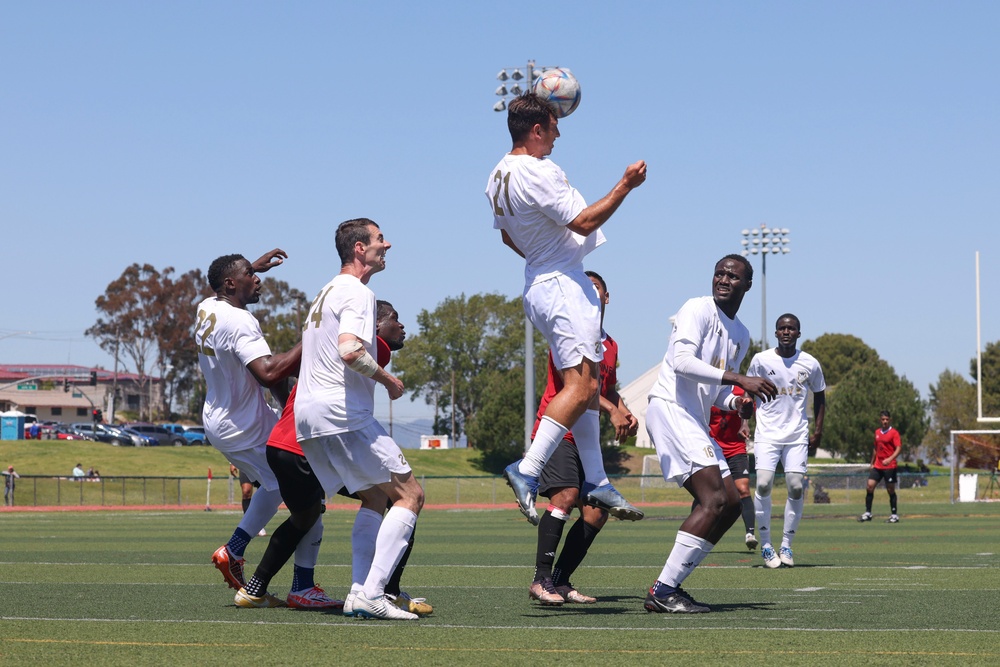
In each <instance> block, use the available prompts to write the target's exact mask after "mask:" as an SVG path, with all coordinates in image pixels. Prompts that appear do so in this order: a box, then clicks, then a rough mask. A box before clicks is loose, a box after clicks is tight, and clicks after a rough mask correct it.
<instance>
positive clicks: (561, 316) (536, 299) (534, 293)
mask: <svg viewBox="0 0 1000 667" xmlns="http://www.w3.org/2000/svg"><path fill="white" fill-rule="evenodd" d="M524 313H525V314H526V315H527V316H528V319H529V320H531V323H532V324H533V325H534V326H535V328H536V329H538V330H539V331H540V332H541V333H542V336H544V337H545V340H546V342H548V344H549V348H550V349H551V350H552V361H553V362H554V363H555V366H556V368H558V369H560V370H561V369H564V368H573V367H574V366H578V365H579V364H580V362H581V361H583V358H584V357H586V358H587V359H590V360H591V361H596V362H600V361H601V360H602V359H603V358H604V346H603V345H601V304H600V302H599V301H598V298H597V290H595V289H594V283H593V281H591V279H590V278H588V277H587V274H585V273H584V272H583V270H580V271H573V272H572V273H566V274H556V275H554V276H552V277H551V278H549V279H548V280H543V281H542V282H539V283H534V284H532V285H529V286H528V287H527V288H526V289H525V290H524Z"/></svg>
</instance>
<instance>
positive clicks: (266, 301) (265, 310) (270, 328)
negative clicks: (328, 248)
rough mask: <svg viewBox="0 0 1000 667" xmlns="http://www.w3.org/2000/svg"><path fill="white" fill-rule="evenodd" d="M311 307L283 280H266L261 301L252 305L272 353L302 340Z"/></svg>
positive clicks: (290, 346) (302, 295)
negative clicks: (303, 324)
mask: <svg viewBox="0 0 1000 667" xmlns="http://www.w3.org/2000/svg"><path fill="white" fill-rule="evenodd" d="M309 305H310V303H309V301H308V300H307V299H306V295H305V294H304V293H302V292H300V291H299V290H297V289H295V288H294V287H290V286H289V285H288V283H286V282H285V281H284V280H275V279H273V278H266V279H265V280H264V283H263V289H262V290H261V295H260V301H259V302H257V303H256V304H255V305H253V306H251V311H252V312H253V314H254V317H256V318H257V321H258V322H260V328H261V331H263V332H264V338H265V339H266V340H267V344H268V346H270V348H271V351H272V352H284V351H286V350H289V349H291V348H292V347H293V346H294V345H295V344H296V343H298V342H299V340H301V338H302V323H303V322H305V318H306V314H307V313H308V312H309Z"/></svg>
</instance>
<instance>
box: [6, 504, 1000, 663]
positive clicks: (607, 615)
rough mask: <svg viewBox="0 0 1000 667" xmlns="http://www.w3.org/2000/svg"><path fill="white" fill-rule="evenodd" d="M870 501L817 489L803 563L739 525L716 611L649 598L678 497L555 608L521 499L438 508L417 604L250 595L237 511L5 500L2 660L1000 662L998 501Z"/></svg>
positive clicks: (614, 534) (336, 550)
mask: <svg viewBox="0 0 1000 667" xmlns="http://www.w3.org/2000/svg"><path fill="white" fill-rule="evenodd" d="M881 505H884V497H879V498H878V502H877V505H876V510H877V511H878V512H880V513H882V512H883V510H884V508H883V507H881ZM856 509H857V508H855V507H853V506H845V505H822V506H814V505H807V507H806V517H805V519H804V520H803V522H802V524H801V526H800V530H799V536H798V538H797V540H796V544H795V558H796V562H797V566H796V567H795V568H793V569H786V568H782V569H779V570H766V569H764V568H762V567H761V565H760V562H761V561H760V557H759V556H757V555H756V554H749V553H748V552H747V551H746V550H745V549H744V548H743V544H742V535H741V534H740V531H736V530H734V531H732V532H731V534H730V535H728V536H727V537H726V538H725V539H724V540H723V541H722V542H721V543H720V544H719V545H718V547H717V548H716V549H715V551H713V552H712V554H710V555H709V556H708V558H707V559H706V560H705V562H704V564H703V565H702V566H701V567H699V568H698V569H697V570H696V571H695V573H694V574H693V575H692V576H691V577H690V578H689V579H688V580H687V582H685V587H686V588H687V589H688V590H689V591H691V593H692V594H693V595H695V596H696V597H697V598H698V599H699V600H700V601H702V602H705V603H707V604H709V605H711V606H712V609H713V611H712V613H710V614H700V615H693V616H686V617H685V616H675V615H654V614H647V613H645V612H644V611H643V609H642V606H641V605H642V598H643V596H644V594H645V589H646V588H647V587H648V586H649V585H650V584H651V583H652V581H653V580H654V579H655V578H656V576H657V574H658V573H659V571H660V568H661V567H662V565H663V561H664V559H665V558H666V555H667V552H668V550H669V549H670V546H671V544H672V542H673V536H674V533H675V532H676V529H677V526H678V525H679V523H680V520H681V518H682V514H685V513H686V512H685V511H684V510H683V509H682V508H669V507H668V508H658V509H653V510H651V512H650V516H648V518H647V519H645V520H644V521H641V522H638V523H635V524H631V523H622V522H613V523H610V524H609V525H608V526H607V528H605V530H604V531H603V532H602V534H601V536H600V537H599V538H598V541H597V542H596V543H595V545H594V547H593V548H592V550H591V553H590V555H589V556H588V559H587V561H586V562H585V563H584V566H583V567H582V568H581V570H580V571H579V572H578V573H577V575H576V577H574V582H575V583H576V585H577V586H578V587H580V589H581V590H583V591H584V592H588V593H591V594H594V595H597V596H599V597H600V602H599V603H598V604H596V605H590V606H567V607H563V608H557V609H553V608H541V607H537V606H534V605H533V604H531V603H529V601H528V597H527V588H528V584H529V583H530V580H531V575H532V564H533V561H534V550H535V546H534V538H535V532H534V530H533V529H532V528H531V527H530V526H529V525H528V524H527V523H526V522H525V521H524V520H523V519H522V518H521V517H520V515H519V514H518V513H517V512H516V511H514V510H512V509H505V510H489V511H473V510H462V511H443V510H433V511H426V512H425V513H424V514H423V515H422V516H421V519H420V523H419V525H418V529H417V547H416V550H415V551H414V554H413V556H412V558H411V560H410V565H409V567H408V568H407V570H406V575H405V577H404V588H406V589H407V590H409V591H411V592H412V593H413V594H415V595H421V596H426V597H427V598H428V601H430V602H431V603H432V604H434V606H435V613H434V614H433V615H432V616H430V617H428V618H425V619H422V620H420V621H417V622H379V621H360V620H354V619H347V618H344V617H343V616H340V615H337V614H327V613H319V612H302V611H295V610H291V609H262V610H247V609H240V608H237V607H235V606H234V605H233V598H232V591H230V590H229V589H227V588H226V586H225V585H224V584H223V583H222V578H221V576H220V575H219V574H218V572H217V571H216V570H215V569H214V568H213V567H212V566H211V564H210V563H209V557H210V555H211V553H212V551H213V550H214V549H215V548H216V547H217V546H218V545H219V544H221V543H222V542H224V541H225V540H226V539H227V538H228V536H229V534H230V533H231V531H232V529H233V528H234V526H235V524H236V523H237V521H238V519H239V514H238V513H237V512H220V511H216V512H199V511H172V512H115V511H105V512H92V513H84V512H57V513H41V514H39V513H4V514H0V540H2V541H0V544H2V551H0V664H3V665H4V666H5V667H6V666H12V665H33V666H36V665H39V664H44V665H80V664H98V665H165V664H183V665H204V664H211V663H214V664H229V663H244V662H245V663H249V664H254V665H307V664H314V663H331V664H361V663H371V662H378V663H384V664H421V665H458V664H465V665H468V664H477V665H522V664H525V665H526V664H538V663H542V662H545V663H551V662H553V661H558V662H560V663H568V662H570V661H572V662H574V663H579V664H601V663H607V664H613V665H615V666H618V665H633V664H634V665H650V664H667V663H668V662H671V661H673V662H675V663H676V664H684V665H693V664H694V665H701V664H706V665H707V664H713V665H718V664H756V663H760V662H767V663H768V664H779V665H843V664H860V663H862V662H864V663H865V664H867V665H883V664H884V665H890V664H891V665H899V664H905V665H915V664H926V665H986V664H1000V629H998V626H997V619H998V617H1000V612H998V609H997V604H998V599H997V590H998V589H1000V568H998V565H1000V562H998V561H1000V559H998V555H997V547H998V541H997V531H998V526H1000V505H998V504H992V503H976V504H959V505H951V504H948V503H924V504H921V505H919V506H913V507H907V506H906V505H905V504H902V500H901V511H902V513H903V521H902V522H901V523H899V524H896V525H887V524H885V523H882V522H881V521H880V519H882V518H884V517H882V516H877V517H876V521H874V522H872V523H868V524H859V523H858V522H857V521H855V519H854V516H855V515H856V513H857V512H856V511H855V510H856ZM284 516H285V515H284V513H282V514H279V516H278V517H276V518H275V519H274V520H273V521H272V523H271V525H270V526H269V528H270V529H271V530H273V529H274V528H275V527H276V526H277V524H278V523H279V522H280V521H281V520H283V518H284ZM353 516H354V515H353V512H351V511H346V510H340V511H331V512H328V513H327V515H326V537H325V540H324V545H323V550H322V552H321V554H320V565H319V568H318V570H317V580H318V581H319V582H320V583H321V584H322V585H324V587H326V589H327V590H328V591H329V592H330V593H332V594H336V595H337V596H339V597H343V595H345V594H346V587H347V586H348V585H349V569H350V566H349V563H350V555H349V544H348V541H349V537H350V528H351V523H352V521H353ZM264 547H265V544H264V540H263V539H261V540H255V541H254V543H253V544H251V545H250V547H249V549H248V551H247V556H248V565H251V567H252V564H253V563H255V562H256V560H257V559H259V557H260V554H261V553H262V552H263V549H264ZM290 579H291V573H290V569H286V571H283V572H281V573H280V574H279V575H278V576H277V577H276V578H275V580H274V581H273V582H272V591H273V592H275V593H277V594H279V595H284V594H285V593H287V587H288V585H289V583H290ZM599 661H600V662H599Z"/></svg>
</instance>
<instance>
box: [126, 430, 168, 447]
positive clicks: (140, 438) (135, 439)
mask: <svg viewBox="0 0 1000 667" xmlns="http://www.w3.org/2000/svg"><path fill="white" fill-rule="evenodd" d="M120 428H121V430H122V432H123V433H127V434H128V436H129V437H130V438H132V443H133V444H134V445H135V446H136V447H159V445H160V441H159V440H157V439H156V438H154V437H153V436H152V435H146V434H145V433H139V432H138V431H135V430H133V429H130V428H128V427H127V426H122V427H120Z"/></svg>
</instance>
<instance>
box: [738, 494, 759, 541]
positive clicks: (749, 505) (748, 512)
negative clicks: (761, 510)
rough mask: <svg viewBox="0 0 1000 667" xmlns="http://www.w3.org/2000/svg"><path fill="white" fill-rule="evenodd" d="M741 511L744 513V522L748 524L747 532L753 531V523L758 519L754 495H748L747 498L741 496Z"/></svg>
mask: <svg viewBox="0 0 1000 667" xmlns="http://www.w3.org/2000/svg"><path fill="white" fill-rule="evenodd" d="M740 511H741V512H742V513H743V524H744V525H745V526H746V528H747V532H748V533H752V532H753V524H754V521H756V516H755V514H754V512H755V510H754V507H753V497H752V496H747V497H746V498H740Z"/></svg>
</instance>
